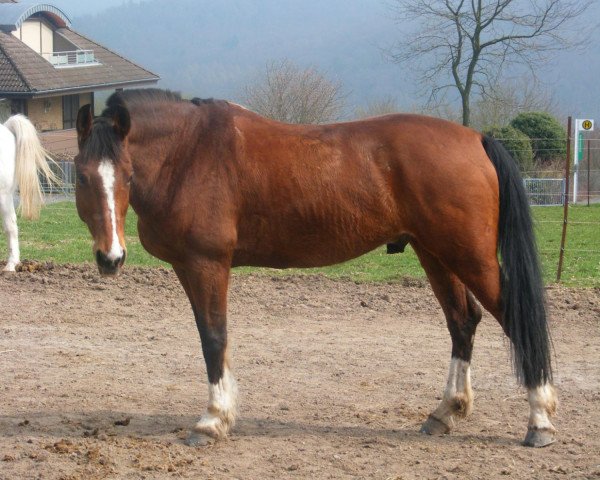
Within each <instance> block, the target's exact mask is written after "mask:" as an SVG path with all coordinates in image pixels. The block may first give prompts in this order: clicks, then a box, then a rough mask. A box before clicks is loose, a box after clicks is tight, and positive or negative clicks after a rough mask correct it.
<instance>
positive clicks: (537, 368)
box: [482, 136, 552, 388]
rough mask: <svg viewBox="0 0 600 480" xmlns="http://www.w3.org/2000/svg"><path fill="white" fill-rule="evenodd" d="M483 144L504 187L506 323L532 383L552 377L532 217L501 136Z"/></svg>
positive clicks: (519, 369) (501, 243)
mask: <svg viewBox="0 0 600 480" xmlns="http://www.w3.org/2000/svg"><path fill="white" fill-rule="evenodd" d="M482 143H483V148H484V149H485V151H486V153H487V155H488V157H489V158H490V160H491V161H492V163H493V164H494V167H495V168H496V172H497V174H498V183H499V186H500V219H499V222H498V250H499V252H500V256H501V260H502V278H501V279H500V280H501V288H502V302H503V310H504V319H503V320H504V328H505V330H506V333H507V335H508V336H509V338H510V339H511V341H512V348H513V360H514V362H515V370H516V373H517V378H518V380H519V381H520V382H521V383H523V384H525V386H526V387H527V388H533V387H536V386H539V385H541V384H542V383H545V382H549V381H551V380H552V365H551V359H550V336H549V333H548V324H547V321H546V306H545V298H544V287H543V283H542V273H541V268H540V263H539V259H538V255H537V249H536V244H535V237H534V234H533V221H532V219H531V212H530V210H529V202H528V201H527V195H526V193H525V188H524V186H523V181H522V179H521V175H520V174H519V170H518V168H517V164H516V162H515V161H514V160H513V158H512V157H511V156H510V154H509V153H508V152H507V151H506V149H505V148H504V147H503V146H502V144H501V143H500V142H498V141H497V140H494V139H493V138H490V137H487V136H485V137H484V138H483V141H482Z"/></svg>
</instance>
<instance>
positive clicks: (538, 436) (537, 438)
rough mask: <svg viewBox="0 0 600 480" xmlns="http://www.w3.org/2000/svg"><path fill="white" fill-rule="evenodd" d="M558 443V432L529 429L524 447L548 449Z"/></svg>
mask: <svg viewBox="0 0 600 480" xmlns="http://www.w3.org/2000/svg"><path fill="white" fill-rule="evenodd" d="M554 442H556V431H555V430H552V429H549V428H528V429H527V435H525V440H523V445H525V446H526V447H535V448H540V447H546V446H548V445H551V444H553V443H554Z"/></svg>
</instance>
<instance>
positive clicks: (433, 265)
mask: <svg viewBox="0 0 600 480" xmlns="http://www.w3.org/2000/svg"><path fill="white" fill-rule="evenodd" d="M413 248H414V249H415V251H416V252H417V255H418V256H419V260H420V261H421V265H422V266H423V268H424V269H425V272H426V273H427V277H428V278H429V282H430V283H431V287H432V289H433V292H434V293H435V296H436V298H437V299H438V301H439V302H440V304H441V306H442V309H443V311H444V314H445V316H446V323H447V325H448V330H449V331H450V335H451V337H452V357H451V360H450V371H449V373H448V381H447V383H446V389H445V391H444V396H443V398H442V401H441V403H440V405H439V406H438V407H437V408H436V409H435V410H434V411H433V412H432V413H431V414H430V415H429V418H428V419H427V420H426V421H425V423H423V425H422V427H421V432H423V433H428V434H440V433H448V432H449V431H450V430H451V428H452V426H453V425H454V419H455V418H457V417H458V418H464V417H466V416H467V415H469V414H470V413H471V411H472V409H473V391H472V390H471V372H470V365H471V354H472V352H473V341H474V337H475V330H476V328H477V325H478V323H479V321H480V320H481V309H480V308H479V306H478V305H477V303H476V302H475V299H474V297H473V295H472V294H471V292H469V291H468V290H467V288H466V287H465V285H464V284H463V283H462V282H461V281H460V280H459V279H458V277H457V276H456V275H454V274H453V273H452V272H450V271H449V270H448V269H447V268H446V267H444V266H443V265H442V264H441V263H440V262H439V261H438V260H437V259H436V258H435V257H434V256H433V255H431V254H430V253H428V252H427V251H425V250H424V249H423V248H421V247H419V245H416V244H413Z"/></svg>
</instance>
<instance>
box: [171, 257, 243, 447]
mask: <svg viewBox="0 0 600 480" xmlns="http://www.w3.org/2000/svg"><path fill="white" fill-rule="evenodd" d="M229 269H230V267H229V264H228V263H226V262H223V263H221V262H216V261H203V262H201V263H200V264H198V263H195V264H194V267H193V268H186V269H185V270H184V269H181V268H175V272H176V273H177V276H178V277H179V280H180V281H181V284H182V285H183V288H184V290H185V291H186V293H187V295H188V298H189V299H190V302H191V304H192V310H193V311H194V316H195V319H196V325H197V327H198V331H199V332H200V340H201V342H202V353H203V354H204V360H205V362H206V373H207V375H208V407H207V409H206V412H205V413H204V414H203V415H202V417H201V418H200V420H199V421H198V423H196V425H195V426H194V427H193V429H192V431H191V434H190V436H189V438H188V444H190V445H203V444H206V443H209V442H210V441H211V440H212V439H220V438H224V437H226V436H227V433H228V432H229V430H230V429H231V427H232V426H233V424H234V422H235V415H236V406H237V387H236V383H235V379H234V378H233V376H232V374H231V372H230V371H229V364H228V358H227V316H226V310H227V287H228V283H229Z"/></svg>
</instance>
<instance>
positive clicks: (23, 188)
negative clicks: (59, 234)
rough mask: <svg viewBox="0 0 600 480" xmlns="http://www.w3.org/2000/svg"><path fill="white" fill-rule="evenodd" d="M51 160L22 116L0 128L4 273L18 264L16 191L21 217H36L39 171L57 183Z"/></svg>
mask: <svg viewBox="0 0 600 480" xmlns="http://www.w3.org/2000/svg"><path fill="white" fill-rule="evenodd" d="M47 159H50V157H49V156H48V153H47V152H46V150H45V149H44V147H42V144H41V143H40V140H39V138H38V135H37V131H36V130H35V127H34V126H33V124H32V123H31V122H30V121H29V120H28V119H27V117H25V116H23V115H14V116H12V117H10V118H9V119H8V120H7V121H6V122H5V123H4V125H1V124H0V217H1V218H2V226H3V228H4V232H5V233H6V236H7V237H8V262H7V264H6V266H5V267H4V269H3V271H5V272H14V271H15V267H16V266H17V265H18V264H19V262H20V252H19V239H18V229H17V215H16V213H15V206H14V201H13V194H14V192H15V190H16V189H17V188H18V189H19V197H20V199H21V204H20V211H21V214H22V216H23V217H25V218H27V219H34V218H37V217H39V214H40V209H41V207H42V205H43V203H44V197H43V195H42V188H41V185H40V181H39V176H38V171H40V172H41V173H42V174H43V175H44V176H45V177H46V178H47V179H48V181H49V182H51V183H58V179H57V177H56V175H55V174H54V173H53V172H52V170H50V167H49V166H48V160H47Z"/></svg>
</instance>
